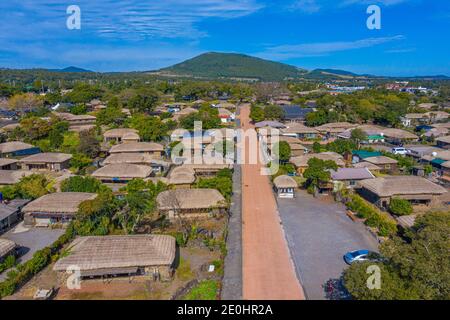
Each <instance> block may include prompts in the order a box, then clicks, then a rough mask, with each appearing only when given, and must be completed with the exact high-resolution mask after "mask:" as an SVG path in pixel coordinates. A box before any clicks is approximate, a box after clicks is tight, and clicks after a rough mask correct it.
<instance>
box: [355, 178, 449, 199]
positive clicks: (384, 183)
mask: <svg viewBox="0 0 450 320" xmlns="http://www.w3.org/2000/svg"><path fill="white" fill-rule="evenodd" d="M359 184H360V186H361V187H363V188H366V189H368V190H370V191H372V192H373V193H375V194H376V195H378V196H379V197H393V196H402V195H416V194H417V195H418V194H432V195H440V194H444V193H446V192H447V191H446V190H445V189H444V188H442V187H441V186H439V185H437V184H435V183H433V182H431V181H429V180H427V179H425V178H422V177H417V176H395V177H394V176H389V177H384V178H376V179H370V180H363V181H360V182H359Z"/></svg>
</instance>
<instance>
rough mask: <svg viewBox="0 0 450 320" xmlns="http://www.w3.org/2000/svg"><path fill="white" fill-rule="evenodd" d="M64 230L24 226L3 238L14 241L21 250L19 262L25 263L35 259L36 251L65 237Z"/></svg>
mask: <svg viewBox="0 0 450 320" xmlns="http://www.w3.org/2000/svg"><path fill="white" fill-rule="evenodd" d="M64 232H65V230H63V229H49V228H30V229H27V228H24V227H23V226H22V224H19V225H17V226H16V227H15V228H14V229H12V230H10V231H8V232H7V233H5V234H3V235H2V236H1V237H2V238H5V239H9V240H11V241H14V242H15V243H16V244H17V245H19V246H20V247H21V248H20V258H19V262H20V263H24V262H26V261H28V260H30V259H31V258H32V257H33V254H34V253H35V252H36V251H39V250H41V249H43V248H45V247H47V246H49V245H51V244H52V243H53V242H55V241H56V240H58V238H59V237H60V236H61V235H63V234H64Z"/></svg>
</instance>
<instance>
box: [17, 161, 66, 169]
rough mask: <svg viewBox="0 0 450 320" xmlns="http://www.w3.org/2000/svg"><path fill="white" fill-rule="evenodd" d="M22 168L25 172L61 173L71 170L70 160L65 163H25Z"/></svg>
mask: <svg viewBox="0 0 450 320" xmlns="http://www.w3.org/2000/svg"><path fill="white" fill-rule="evenodd" d="M22 168H23V169H24V170H43V171H45V170H50V171H61V170H64V169H68V168H70V160H67V161H64V162H58V163H53V162H47V163H23V164H22Z"/></svg>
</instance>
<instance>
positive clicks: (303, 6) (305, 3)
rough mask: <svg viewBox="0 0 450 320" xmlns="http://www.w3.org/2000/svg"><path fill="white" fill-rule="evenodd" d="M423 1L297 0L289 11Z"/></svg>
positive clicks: (310, 11)
mask: <svg viewBox="0 0 450 320" xmlns="http://www.w3.org/2000/svg"><path fill="white" fill-rule="evenodd" d="M410 1H421V0H295V1H293V2H292V3H291V4H290V5H289V6H288V9H289V10H298V11H303V12H305V13H309V14H311V13H316V12H319V11H321V10H325V9H336V8H342V7H348V6H352V5H371V4H378V5H384V6H393V5H397V4H400V3H405V2H410Z"/></svg>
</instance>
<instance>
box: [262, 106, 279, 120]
mask: <svg viewBox="0 0 450 320" xmlns="http://www.w3.org/2000/svg"><path fill="white" fill-rule="evenodd" d="M264 117H265V119H267V120H281V119H283V117H284V110H283V109H282V108H281V107H280V106H276V105H270V106H267V107H265V108H264Z"/></svg>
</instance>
